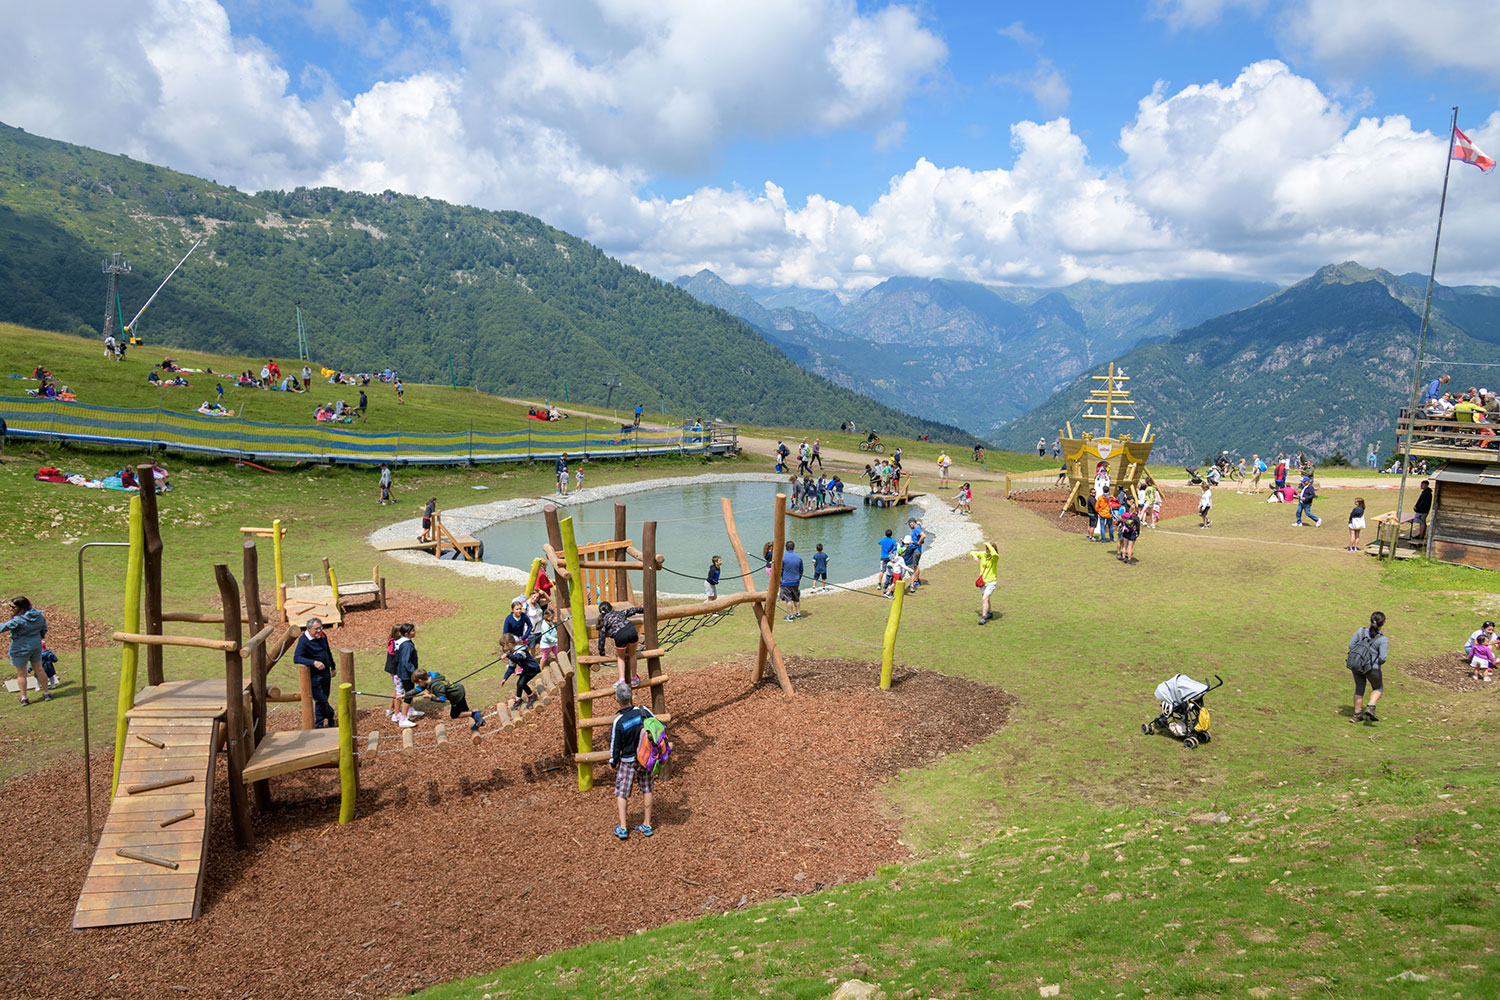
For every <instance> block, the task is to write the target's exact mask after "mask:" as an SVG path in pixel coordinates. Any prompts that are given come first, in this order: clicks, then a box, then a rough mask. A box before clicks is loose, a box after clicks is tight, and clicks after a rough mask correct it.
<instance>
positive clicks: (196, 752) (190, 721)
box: [73, 681, 224, 930]
mask: <svg viewBox="0 0 1500 1000" xmlns="http://www.w3.org/2000/svg"><path fill="white" fill-rule="evenodd" d="M179 683H185V684H192V683H195V682H192V681H187V682H179ZM166 686H167V685H158V686H157V688H162V687H166ZM218 688H219V705H220V707H219V710H220V712H222V711H223V701H224V684H223V682H222V681H221V682H219V684H218ZM153 690H157V689H156V688H148V689H147V691H148V692H150V691H153ZM131 714H132V716H133V717H132V718H131V720H130V725H129V729H128V730H127V732H126V735H125V748H124V752H123V754H122V755H121V758H120V784H119V790H118V792H117V793H116V795H115V799H114V803H113V804H112V805H111V807H110V810H109V818H108V819H107V820H106V821H105V823H104V831H103V833H102V834H101V835H100V837H99V846H98V849H97V851H96V853H95V854H94V861H93V863H92V864H91V865H90V866H89V872H88V876H87V878H86V879H85V880H84V883H83V892H82V893H81V894H80V895H79V897H78V907H77V909H76V910H74V912H73V928H74V929H75V930H78V929H81V928H84V927H115V926H119V925H121V924H140V923H150V922H153V921H157V920H191V919H193V918H194V917H196V916H198V912H199V910H200V909H201V907H202V904H203V870H204V864H203V856H204V853H205V852H206V850H207V847H208V830H209V820H210V814H209V809H210V807H211V806H212V804H213V790H214V742H215V737H216V736H217V730H218V727H219V723H218V721H217V720H216V719H214V718H212V717H209V716H202V717H187V718H175V719H173V718H149V717H148V718H138V717H134V712H132V713H131ZM140 736H144V737H147V738H149V739H151V740H154V741H156V742H157V743H162V744H165V746H164V747H157V746H154V745H153V744H151V743H148V742H146V741H145V740H142V739H139V738H138V737H140ZM183 777H191V778H192V779H193V780H192V781H190V782H187V783H184V784H176V785H171V786H169V787H167V788H157V789H152V790H149V791H141V792H137V793H135V794H133V795H132V794H130V792H129V791H128V790H129V789H130V788H132V787H134V786H138V785H147V784H152V783H154V782H158V781H167V780H171V779H174V778H183ZM189 810H191V811H192V813H193V815H192V816H190V817H188V818H187V819H183V820H180V821H178V822H175V823H170V824H169V825H167V826H162V822H163V821H165V820H170V819H172V818H174V817H177V816H181V815H182V814H183V813H186V812H188V811H189ZM122 848H123V849H126V850H132V851H136V852H139V853H141V854H145V855H150V856H151V857H153V858H159V859H161V860H163V861H167V862H171V863H173V864H175V865H176V867H175V868H172V867H167V866H163V865H158V864H152V863H151V862H148V861H137V860H134V859H131V858H124V857H120V856H119V855H118V854H116V853H115V852H116V851H117V850H120V849H122Z"/></svg>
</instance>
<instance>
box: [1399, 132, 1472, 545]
mask: <svg viewBox="0 0 1500 1000" xmlns="http://www.w3.org/2000/svg"><path fill="white" fill-rule="evenodd" d="M1457 134H1458V105H1456V104H1455V105H1454V106H1453V120H1452V121H1451V122H1449V123H1448V154H1447V157H1446V160H1445V162H1444V164H1443V197H1442V199H1441V200H1439V202H1438V224H1437V236H1436V237H1435V238H1434V239H1433V241H1432V270H1431V271H1430V272H1428V275H1427V302H1426V304H1425V305H1424V306H1423V307H1422V332H1421V333H1420V334H1419V335H1418V336H1417V364H1416V369H1415V371H1414V372H1413V374H1412V393H1411V416H1410V417H1408V418H1407V421H1406V450H1405V451H1404V452H1402V454H1401V488H1400V489H1399V490H1398V491H1397V493H1396V538H1395V539H1394V540H1393V541H1392V542H1391V555H1390V558H1392V559H1394V558H1396V543H1397V542H1399V541H1400V540H1401V511H1402V509H1403V504H1404V503H1405V502H1406V477H1407V475H1408V473H1409V472H1410V471H1411V439H1412V434H1413V431H1414V430H1415V428H1416V423H1417V408H1418V406H1419V405H1420V404H1421V393H1422V352H1423V350H1424V349H1425V348H1426V347H1427V322H1428V320H1429V319H1430V318H1431V317H1432V286H1433V285H1434V284H1435V283H1436V281H1437V260H1438V246H1439V245H1441V244H1442V242H1443V212H1444V211H1446V210H1447V208H1448V174H1449V173H1450V172H1452V170H1453V140H1454V138H1455V137H1456V136H1457ZM1399 420H1400V417H1399V415H1398V417H1397V421H1398V422H1399ZM1423 534H1424V536H1425V535H1427V534H1429V532H1426V531H1424V532H1423Z"/></svg>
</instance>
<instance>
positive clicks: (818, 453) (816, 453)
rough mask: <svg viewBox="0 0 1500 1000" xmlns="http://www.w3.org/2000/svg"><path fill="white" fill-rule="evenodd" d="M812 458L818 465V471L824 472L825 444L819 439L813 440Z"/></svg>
mask: <svg viewBox="0 0 1500 1000" xmlns="http://www.w3.org/2000/svg"><path fill="white" fill-rule="evenodd" d="M812 458H813V461H814V462H817V463H818V471H819V472H822V471H823V443H822V442H821V441H820V440H819V439H818V438H813V445H812Z"/></svg>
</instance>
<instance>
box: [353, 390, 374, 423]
mask: <svg viewBox="0 0 1500 1000" xmlns="http://www.w3.org/2000/svg"><path fill="white" fill-rule="evenodd" d="M369 408H370V399H369V397H368V396H366V395H365V391H364V390H363V389H361V390H359V406H357V407H355V410H354V412H355V413H357V414H359V419H361V420H363V419H365V411H366V410H368V409H369Z"/></svg>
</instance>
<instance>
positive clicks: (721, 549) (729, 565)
mask: <svg viewBox="0 0 1500 1000" xmlns="http://www.w3.org/2000/svg"><path fill="white" fill-rule="evenodd" d="M778 488H784V484H782V485H781V486H778V484H776V483H765V482H736V481H732V480H728V481H722V482H717V483H690V484H686V485H682V486H669V487H661V488H659V489H653V490H645V491H642V492H640V493H630V494H627V495H625V496H621V497H612V498H609V499H605V500H594V501H590V502H588V503H583V504H578V505H575V506H567V507H559V508H558V513H559V515H560V516H564V517H566V516H568V515H572V517H573V525H574V530H575V531H576V532H577V537H578V541H579V544H586V543H588V542H598V541H603V540H605V539H607V538H610V537H611V536H612V535H613V534H614V525H615V502H616V500H618V501H619V502H621V503H624V504H625V514H626V537H628V538H629V539H631V541H632V542H633V543H634V544H635V546H636V547H637V548H639V547H640V544H641V524H642V523H643V522H645V521H648V520H654V521H656V523H657V525H656V548H657V551H658V552H659V553H661V554H662V555H665V556H666V560H667V561H666V567H667V568H668V569H671V570H676V571H678V572H681V573H688V574H690V578H686V577H681V576H676V575H674V574H672V573H667V572H664V573H663V574H662V575H661V577H659V579H658V586H659V588H660V589H661V591H662V592H663V593H676V594H694V595H697V594H701V593H702V592H703V580H704V577H705V576H706V575H707V573H708V564H709V560H710V559H711V558H712V557H713V556H715V555H719V556H723V557H724V570H723V572H724V575H723V579H722V580H721V581H720V583H719V592H720V593H721V594H733V593H738V592H740V591H741V590H742V589H743V587H741V586H740V581H739V579H738V574H739V572H740V570H739V566H738V564H737V562H736V561H735V558H734V550H733V549H732V548H730V546H729V534H728V532H726V531H725V530H724V519H723V515H722V514H721V513H720V508H719V498H720V497H728V498H729V500H730V502H731V503H733V504H734V520H735V524H736V525H737V526H738V527H739V530H740V541H741V542H742V543H743V544H744V546H745V553H746V555H748V556H749V557H750V565H751V568H752V569H753V570H756V571H757V572H756V580H755V584H756V586H757V587H758V588H759V587H763V586H764V585H765V573H764V572H763V571H762V570H761V567H763V566H764V561H763V560H762V558H761V554H760V553H761V549H762V547H763V546H764V545H765V543H766V542H768V541H770V540H771V530H772V525H771V517H772V512H773V510H774V504H775V502H776V491H777V489H778ZM848 499H849V500H850V501H852V502H853V503H854V504H855V511H854V513H852V514H829V515H826V516H823V517H812V518H800V517H788V518H787V519H786V521H787V524H786V537H787V540H788V541H792V542H796V543H797V552H798V554H799V555H801V556H802V558H803V562H804V563H805V564H806V574H807V576H806V579H805V582H804V586H811V585H812V572H813V553H814V548H815V546H816V545H817V544H818V543H819V542H821V543H822V544H823V549H824V551H825V552H827V553H828V557H829V558H828V578H829V580H830V581H832V582H833V583H840V584H843V583H849V582H850V581H853V580H857V579H859V578H861V577H866V576H869V575H871V574H873V573H875V572H876V571H877V570H879V568H880V554H879V540H880V538H881V536H882V535H884V534H885V531H886V529H887V528H890V529H891V530H892V531H893V532H895V534H896V537H897V538H899V537H901V535H902V534H903V533H905V531H906V519H907V517H909V516H910V515H911V513H913V512H912V511H911V510H910V509H908V508H906V507H893V508H882V507H866V506H864V501H863V500H862V499H861V498H860V497H855V496H849V498H848ZM476 535H477V537H478V538H479V540H480V541H482V542H483V543H484V560H485V562H489V563H499V564H503V565H506V566H514V567H518V568H526V567H529V566H530V565H531V560H532V559H534V558H535V557H537V556H539V555H541V554H542V543H543V542H545V541H546V540H547V524H546V521H544V520H543V518H542V515H541V514H540V513H537V514H534V515H528V516H526V517H520V518H515V519H513V520H509V521H501V522H500V523H498V524H494V525H491V526H490V527H488V528H485V529H482V530H480V531H478V532H477V533H476ZM633 575H634V574H633Z"/></svg>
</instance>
